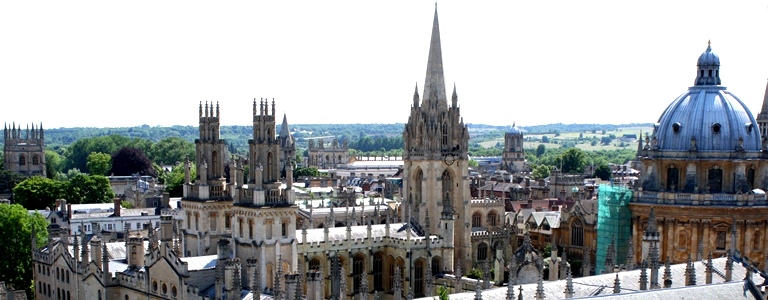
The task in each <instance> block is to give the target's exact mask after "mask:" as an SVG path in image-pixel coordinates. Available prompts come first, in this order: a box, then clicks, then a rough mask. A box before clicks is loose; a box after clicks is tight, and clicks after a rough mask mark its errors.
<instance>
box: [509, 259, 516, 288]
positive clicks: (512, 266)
mask: <svg viewBox="0 0 768 300" xmlns="http://www.w3.org/2000/svg"><path fill="white" fill-rule="evenodd" d="M509 282H510V285H512V284H515V283H517V257H515V254H514V253H512V255H510V256H509Z"/></svg>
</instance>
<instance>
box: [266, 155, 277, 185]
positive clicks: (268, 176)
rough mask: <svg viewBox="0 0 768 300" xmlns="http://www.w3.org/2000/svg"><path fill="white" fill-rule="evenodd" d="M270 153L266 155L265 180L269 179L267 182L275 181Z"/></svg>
mask: <svg viewBox="0 0 768 300" xmlns="http://www.w3.org/2000/svg"><path fill="white" fill-rule="evenodd" d="M272 156H273V155H272V152H269V153H267V178H269V182H273V181H275V180H276V179H275V176H274V175H273V174H272V172H273V170H272Z"/></svg>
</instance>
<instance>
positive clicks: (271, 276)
mask: <svg viewBox="0 0 768 300" xmlns="http://www.w3.org/2000/svg"><path fill="white" fill-rule="evenodd" d="M274 284H275V267H273V266H272V264H271V263H270V264H268V265H267V288H268V289H271V288H272V286H273V285H274Z"/></svg>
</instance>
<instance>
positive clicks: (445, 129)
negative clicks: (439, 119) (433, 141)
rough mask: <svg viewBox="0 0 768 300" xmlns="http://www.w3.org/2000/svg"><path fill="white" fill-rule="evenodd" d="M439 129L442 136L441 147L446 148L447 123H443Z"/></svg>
mask: <svg viewBox="0 0 768 300" xmlns="http://www.w3.org/2000/svg"><path fill="white" fill-rule="evenodd" d="M441 131H442V134H443V138H442V146H443V149H445V150H448V124H447V123H443V127H442V130H441Z"/></svg>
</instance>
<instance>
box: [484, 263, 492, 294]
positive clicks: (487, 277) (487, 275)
mask: <svg viewBox="0 0 768 300" xmlns="http://www.w3.org/2000/svg"><path fill="white" fill-rule="evenodd" d="M488 260H490V259H489V258H486V259H485V263H483V289H489V288H491V267H490V264H489V263H488Z"/></svg>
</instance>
